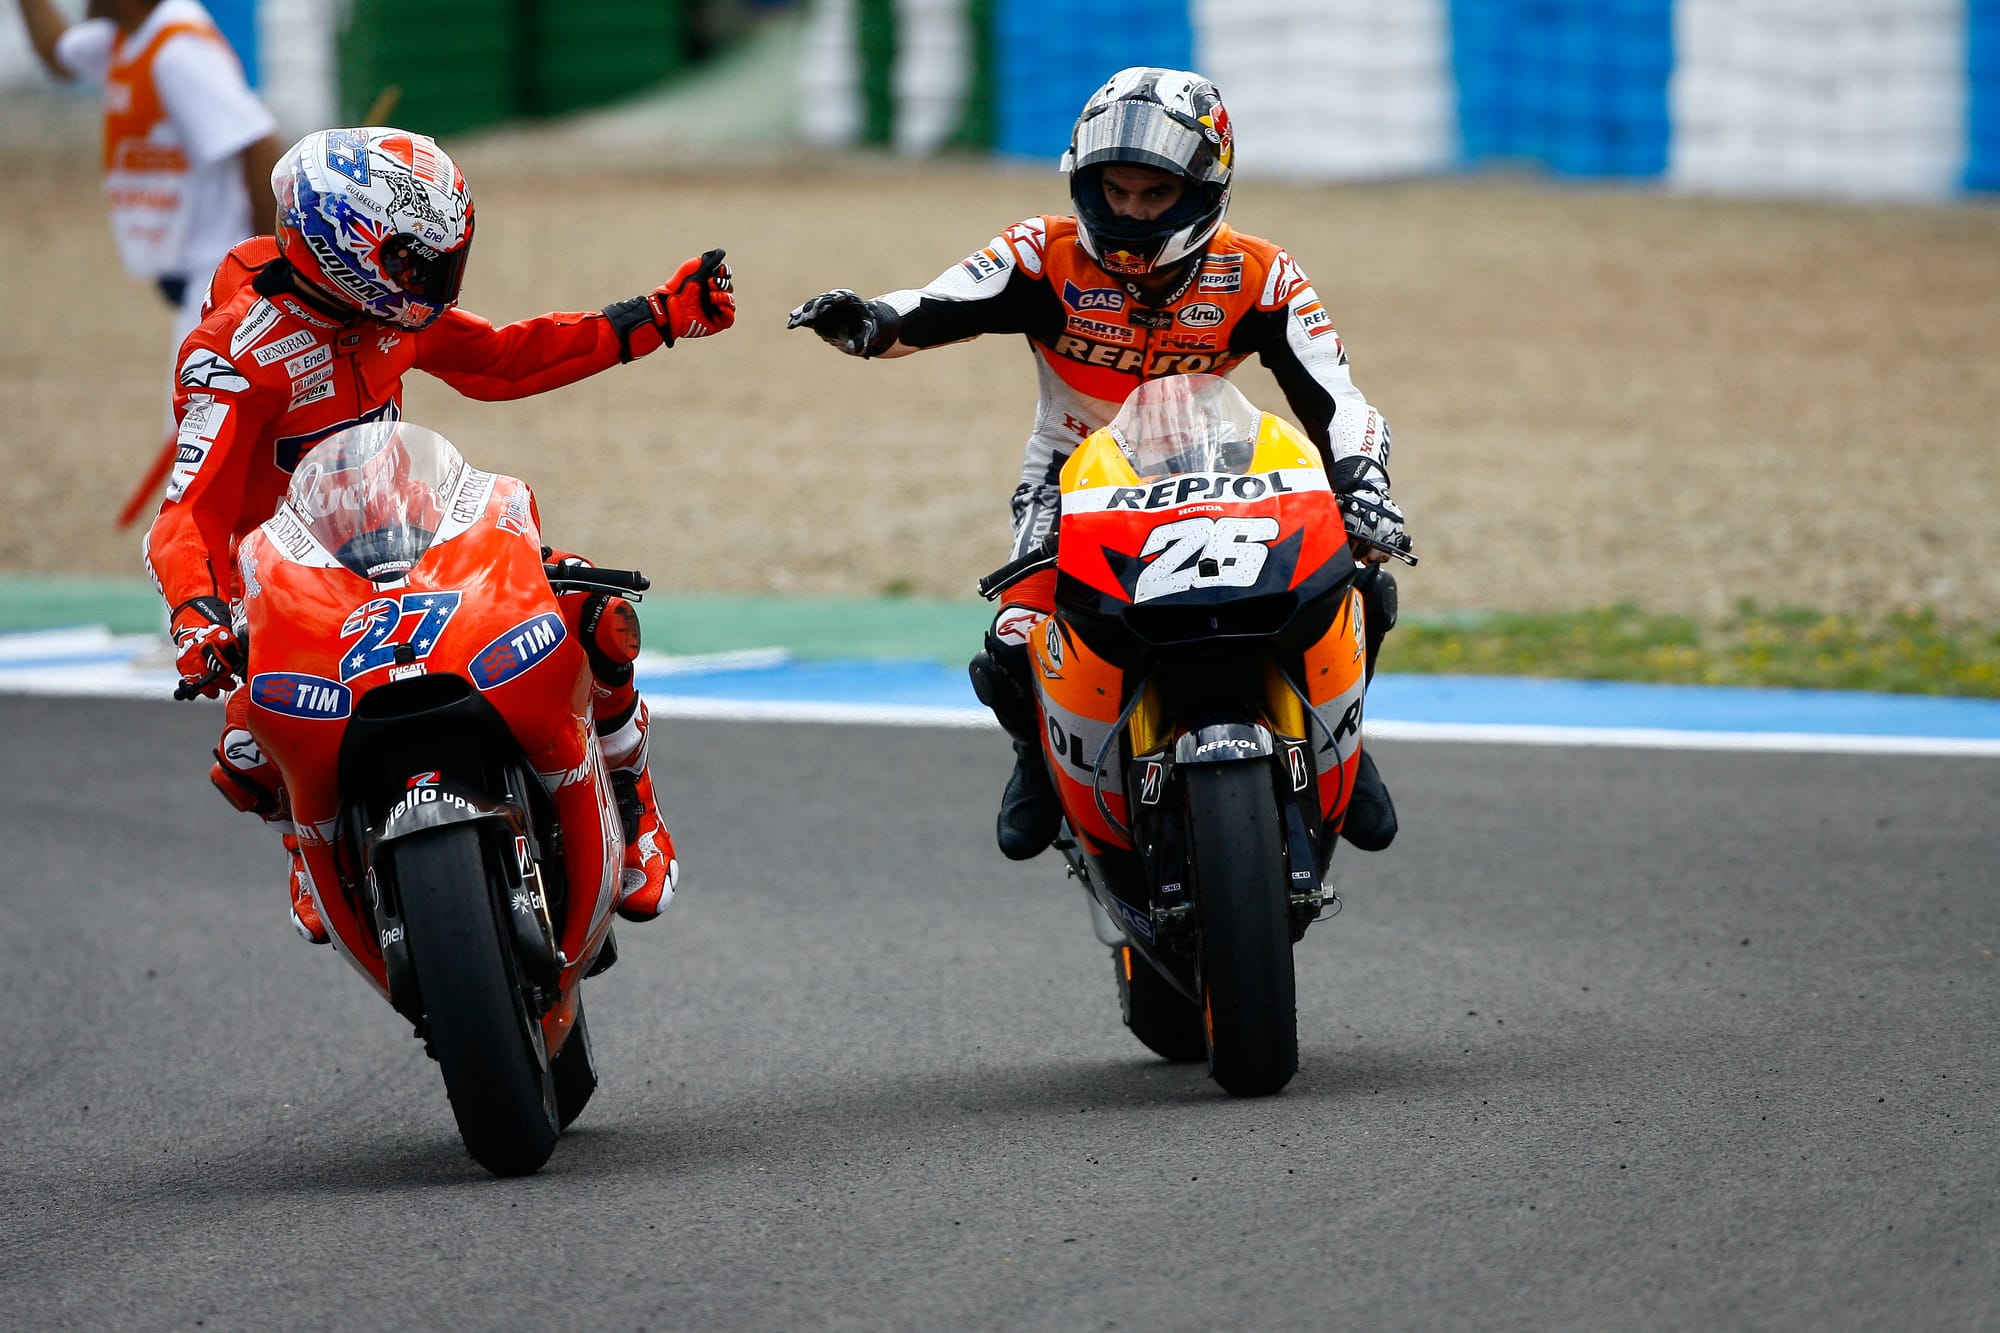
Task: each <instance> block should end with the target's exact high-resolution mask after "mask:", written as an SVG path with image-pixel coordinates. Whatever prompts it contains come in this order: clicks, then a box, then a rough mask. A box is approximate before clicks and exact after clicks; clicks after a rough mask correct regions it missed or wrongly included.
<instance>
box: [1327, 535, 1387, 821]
mask: <svg viewBox="0 0 2000 1333" xmlns="http://www.w3.org/2000/svg"><path fill="white" fill-rule="evenodd" d="M1354 586H1355V587H1357V588H1359V589H1360V590H1361V602H1362V606H1363V608H1364V613H1363V616H1362V627H1363V629H1364V631H1365V633H1366V647H1367V652H1368V655H1367V659H1366V661H1365V663H1364V667H1365V672H1366V679H1367V681H1368V682H1369V683H1370V684H1373V683H1374V680H1375V659H1376V658H1377V657H1378V656H1380V655H1381V652H1382V640H1383V639H1384V638H1385V637H1387V635H1388V633H1389V631H1390V630H1392V629H1394V628H1395V627H1396V580H1395V578H1394V576H1392V575H1391V574H1390V573H1389V571H1388V570H1387V569H1386V568H1384V567H1383V566H1381V565H1370V566H1369V567H1368V568H1366V569H1364V570H1362V571H1361V572H1360V573H1359V574H1358V575H1356V576H1355V579H1354ZM1340 836H1341V837H1343V838H1345V839H1347V840H1348V841H1349V842H1351V843H1353V844H1354V845H1355V846H1356V847H1359V848H1360V849H1361V850H1362V851H1364V852H1379V851H1381V850H1382V849H1383V848H1385V847H1387V846H1388V845H1389V844H1390V843H1392V842H1394V841H1395V840H1396V803H1395V802H1394V801H1391V800H1390V799H1389V787H1388V784H1387V783H1385V782H1383V781H1382V774H1381V773H1380V772H1378V771H1377V770H1376V768H1375V756H1374V755H1372V754H1370V753H1368V750H1367V748H1366V747H1365V746H1364V747H1363V748H1362V751H1361V763H1360V766H1359V767H1357V768H1356V769H1355V771H1354V793H1353V795H1352V796H1350V797H1349V798H1348V802H1347V818H1346V821H1345V822H1344V823H1342V824H1341V826H1340Z"/></svg>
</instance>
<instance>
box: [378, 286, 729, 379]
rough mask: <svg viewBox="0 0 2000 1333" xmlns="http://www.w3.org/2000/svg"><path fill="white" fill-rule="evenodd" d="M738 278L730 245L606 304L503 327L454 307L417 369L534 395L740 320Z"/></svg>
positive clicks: (427, 336)
mask: <svg viewBox="0 0 2000 1333" xmlns="http://www.w3.org/2000/svg"><path fill="white" fill-rule="evenodd" d="M733 289H734V281H733V278H732V276H731V274H730V271H729V265H728V264H726V263H724V262H723V260H722V251H720V250H710V251H708V252H707V253H706V254H703V255H701V256H699V257H697V258H694V259H690V260H688V261H687V262H686V263H684V264H682V265H681V266H680V268H679V269H677V270H675V272H674V276H673V277H671V278H669V279H667V281H666V282H665V283H664V284H662V285H661V286H660V287H658V288H656V289H655V290H653V291H651V292H648V293H646V294H645V295H643V296H634V297H632V298H630V299H628V300H624V301H614V302H612V303H611V304H610V305H608V306H606V307H604V309H603V310H601V311H595V310H593V311H589V312H586V313H572V314H553V315H542V316H539V317H537V318H535V319H524V320H520V321H518V322H516V323H513V324H508V325H505V326H503V327H501V328H495V327H493V325H492V324H490V323H488V322H487V321H486V320H483V319H481V318H480V317H479V316H477V315H475V314H472V313H470V312H469V311H465V310H460V309H457V308H453V309H451V310H447V311H446V312H445V313H444V317H443V318H442V319H440V320H438V322H437V323H435V324H433V325H431V326H430V327H429V328H427V329H425V330H424V331H423V332H422V333H420V334H418V335H417V359H416V365H417V369H419V370H425V371H429V372H430V373H431V374H433V375H435V376H437V377H438V378H439V379H441V380H443V381H444V382H445V383H446V384H449V385H450V386H451V387H452V388H454V389H456V390H458V391H459V392H460V393H462V394H464V395H465V396H466V397H468V398H478V399H482V400H485V401H489V402H490V401H498V400H503V399H510V398H527V397H530V396H532V395H534V394H538V393H547V392H548V391H549V390H551V389H560V388H563V387H564V386H565V385H570V384H574V383H576V382H577V381H578V380H581V379H587V378H589V377H590V376H592V375H595V374H597V373H598V372H599V371H601V370H609V369H610V368H611V367H612V366H615V365H619V364H621V363H623V362H626V361H631V360H634V359H635V358H638V357H642V356H645V355H646V354H647V353H649V352H653V351H656V350H658V349H659V348H661V347H672V346H673V345H674V343H675V341H676V340H677V339H681V338H705V337H708V336H709V335H710V334H715V333H720V332H722V331H723V330H724V329H727V328H729V327H730V326H731V325H732V324H734V323H735V322H736V298H735V296H734V294H733Z"/></svg>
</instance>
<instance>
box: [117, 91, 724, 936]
mask: <svg viewBox="0 0 2000 1333" xmlns="http://www.w3.org/2000/svg"><path fill="white" fill-rule="evenodd" d="M271 184H272V188H273V190H274V191H275V193H276V195H277V204H278V216H277V224H278V225H277V237H276V239H275V240H273V239H272V238H270V237H256V238H253V239H251V240H248V241H244V242H242V243H241V244H239V245H237V246H236V247H235V248H234V249H233V250H231V251H230V252H229V255H228V257H227V258H226V259H224V260H223V261H222V264H221V265H220V267H218V268H217V270H216V272H215V276H214V279H213V281H212V282H211V284H210V288H209V302H208V305H207V307H206V313H205V315H204V317H203V319H202V321H201V323H200V324H199V325H198V326H197V327H196V328H195V331H194V332H193V333H192V334H190V335H189V336H188V338H187V340H186V341H185V342H184V343H182V345H181V350H180V355H179V360H178V363H177V367H176V374H175V384H174V414H175V418H176V420H177V422H178V437H177V438H178V456H177V458H176V460H175V465H174V471H173V475H172V478H171V479H170V480H169V482H168V485H167V495H166V499H165V500H164V501H163V502H162V504H161V506H160V512H159V515H158V517H157V518H155V519H154V521H153V526H152V529H151V531H150V532H148V534H147V537H146V567H147V570H148V572H149V573H150V574H151V575H152V577H153V582H154V585H155V586H156V587H157V588H158V589H159V590H160V593H161V595H162V596H163V597H165V599H166V602H167V605H168V607H169V608H170V609H171V615H172V623H171V632H172V635H173V639H174V646H175V649H176V651H177V654H178V660H177V662H176V666H177V668H178V670H179V672H180V675H181V679H182V681H183V682H184V683H186V684H188V685H191V686H195V687H198V688H200V689H201V691H202V692H203V693H205V694H207V695H209V696H211V697H213V696H214V695H216V694H218V693H220V692H222V691H225V690H232V689H233V687H234V685H235V684H236V682H237V678H238V677H240V676H241V675H242V674H243V669H244V653H243V645H242V644H241V643H240V642H239V640H238V633H237V630H236V628H235V626H234V625H233V623H232V614H231V603H232V602H234V601H236V600H237V599H238V598H239V596H240V590H239V588H238V586H237V574H236V560H235V552H236V544H237V542H238V541H239V540H241V539H242V537H243V536H244V535H245V534H246V533H248V532H249V531H250V530H251V529H253V528H255V527H256V526H257V525H258V524H259V523H262V522H263V521H264V520H265V519H267V518H269V517H270V516H271V514H272V512H273V511H274V510H275V509H276V508H277V505H278V502H279V501H280V500H281V499H282V498H283V496H284V493H285V487H286V485H287V483H288V482H289V481H290V478H291V473H292V471H293V469H294V468H295V467H297V465H298V463H299V460H300V459H301V458H302V457H303V456H304V455H305V454H306V452H307V451H308V450H310V449H311V448H312V446H313V445H314V444H316V443H318V442H319V441H320V440H322V439H325V438H326V437H327V436H329V435H331V434H333V433H334V432H335V431H338V430H340V429H342V428H343V427H346V426H351V425H354V424H356V423H357V422H363V421H378V420H394V419H396V418H397V417H398V416H399V415H400V414H401V403H402V394H403V376H404V374H405V373H406V372H408V371H409V370H411V369H413V368H414V369H417V370H423V371H428V372H429V373H430V374H433V375H435V376H437V377H438V378H439V379H442V380H443V381H444V382H445V383H447V384H449V385H451V386H452V387H453V388H454V389H457V390H458V391H459V392H460V393H462V394H465V395H466V396H467V397H471V398H479V399H488V400H494V399H509V398H524V397H527V396H528V395H530V394H537V393H545V392H547V391H548V390H550V389H558V388H561V387H563V386H564V385H567V384H573V383H575V382H576V381H578V380H580V379H583V378H585V377H587V376H590V375H594V374H596V373H597V372H599V371H601V370H606V369H609V368H610V367H612V366H615V365H619V364H621V363H623V362H627V361H630V360H632V359H633V358H635V357H640V356H644V355H646V354H647V353H649V352H652V351H654V350H655V349H657V348H660V347H663V346H665V347H671V346H672V345H673V344H674V342H675V341H676V340H677V339H681V338H699V337H705V336H707V335H709V334H711V333H718V332H720V331H722V330H723V329H726V328H728V327H729V326H730V325H731V324H732V323H733V322H734V321H735V317H736V312H735V298H734V296H733V294H732V292H731V281H730V273H729V269H728V266H727V265H726V264H724V263H723V262H722V252H721V251H719V250H715V251H710V252H709V253H708V254H707V255H704V256H702V257H701V258H698V259H690V260H688V261H687V262H686V263H684V264H682V265H681V266H680V268H679V269H678V270H677V271H676V272H675V273H674V276H673V277H672V278H670V279H668V281H667V282H666V283H665V284H664V285H662V286H661V287H659V288H657V289H656V290H654V291H652V292H648V293H645V294H644V295H641V296H635V297H632V298H630V299H628V300H624V301H618V302H614V303H613V304H611V305H609V306H606V307H605V308H604V309H603V310H602V311H590V312H584V313H575V314H549V315H542V316H540V317H538V318H535V319H527V320H522V321H520V322H518V323H515V324H509V325H506V326H505V327H502V328H497V329H496V328H495V327H493V325H491V324H489V323H488V322H487V321H485V320H483V319H481V318H479V317H478V316H477V315H473V314H469V313H467V312H466V311H463V310H460V309H458V308H457V301H458V294H459V288H460V285H461V282H462V280H463V277H464V272H465V261H466V256H467V254H468V253H469V251H470V249H471V245H472V231H473V210H472V197H471V193H470V192H469V191H468V190H467V188H466V184H465V177H464V175H463V174H462V173H461V172H460V171H459V169H458V167H457V165H456V164H455V163H453V162H452V160H451V158H450V157H448V156H447V155H446V154H445V153H444V152H443V151H442V150H441V149H440V148H439V147H438V146H437V144H436V143H435V142H433V141H432V140H431V139H429V138H427V137H425V136H423V135H419V134H411V133H406V132H404V131H401V130H395V129H386V128H369V129H342V130H323V131H320V132H318V133H315V134H310V135H308V136H306V137H305V138H304V139H302V140H300V141H299V142H298V144H296V145H295V146H294V147H293V148H292V149H291V151H290V152H288V153H287V154H285V156H284V157H283V159H282V160H281V161H280V162H279V164H278V166H277V168H276V170H274V171H273V173H272V178H271ZM557 558H570V559H574V557H561V556H558V557H557ZM562 604H563V606H564V609H565V612H566V614H567V616H568V618H569V620H570V629H571V632H572V633H575V634H577V635H578V637H579V640H580V641H581V642H582V643H583V644H584V646H585V650H586V652H587V654H588V655H589V657H590V660H591V666H592V674H593V676H594V678H595V686H596V688H595V693H596V701H595V712H596V717H597V731H598V735H599V737H600V739H601V744H602V747H603V752H604V759H605V764H606V767H607V768H609V769H610V770H611V772H612V782H613V786H614V789H615V790H616V792H617V795H618V798H619V805H620V808H621V811H622V812H623V813H624V816H625V822H626V825H627V833H628V838H627V847H626V863H625V874H624V882H623V884H622V886H621V891H620V895H619V902H618V910H619V912H620V914H621V915H623V916H625V917H626V918H627V919H629V920H637V921H643V920H648V919H650V918H651V917H654V916H656V915H658V914H659V912H660V910H661V909H662V908H664V907H665V906H666V904H667V902H668V901H669V900H670V899H671V898H672V896H673V892H674V886H675V882H676V880H677V879H678V876H679V864H678V862H677V861H676V860H675V859H674V847H673V839H672V838H671V837H670V836H669V835H668V833H667V830H666V828H665V826H664V825H663V824H662V823H661V820H660V814H659V809H658V806H657V804H656V803H655V801H654V797H653V783H652V778H651V775H650V774H649V773H648V771H647V768H646V760H647V745H646V731H647V722H648V719H647V711H646V705H645V701H644V700H643V699H641V698H640V697H639V694H638V692H637V690H636V689H635V688H634V686H633V684H632V665H631V663H632V660H633V657H634V656H635V655H636V653H637V649H638V637H637V628H638V621H637V618H636V616H634V615H633V613H632V610H631V607H630V605H629V604H627V603H626V602H625V601H624V600H623V599H622V598H607V597H604V596H602V595H598V596H592V597H583V596H577V595H572V596H568V597H565V598H563V599H562ZM249 706H250V705H249V691H247V690H233V692H232V693H231V694H230V696H229V701H228V707H227V716H226V721H225V725H224V729H223V734H222V740H221V743H220V744H219V745H218V746H217V748H216V752H215V759H216V762H215V765H214V767H213V768H212V769H211V770H210V778H211V779H212V780H213V781H214V783H215V785H216V787H217V788H218V789H219V790H221V792H222V794H223V795H224V796H225V797H227V798H228V799H229V801H230V803H231V804H232V805H235V806H236V807H237V808H238V809H241V810H247V811H254V812H256V813H258V814H260V815H262V816H263V817H264V818H265V819H266V820H267V821H269V822H270V823H271V824H272V825H273V826H274V827H275V828H276V829H277V830H278V831H279V832H280V833H281V834H282V835H283V837H284V841H285V846H286V849H287V851H289V852H290V853H291V858H292V884H291V889H292V912H293V924H294V925H295V926H296V927H297V928H298V930H299V933H300V934H301V935H303V936H304V937H305V938H307V939H308V940H312V941H314V942H317V943H324V942H326V938H327V936H326V930H325V927H324V924H323V923H322V922H321V921H320V919H319V914H318V909H317V908H316V907H315V906H314V904H313V899H312V895H311V893H310V891H309V887H308V886H309V877H308V872H307V870H306V868H305V863H304V859H303V857H301V856H300V855H299V851H298V838H297V835H296V831H295V830H294V829H293V827H292V822H291V817H290V810H289V805H288V802H287V800H286V796H285V792H284V788H283V784H282V780H281V778H280V775H279V774H278V771H277V768H276V766H275V765H274V764H272V763H271V762H270V761H269V760H267V759H266V758H265V757H264V756H263V754H262V753H260V752H259V750H258V747H257V744H256V741H255V740H254V739H252V737H251V735H250V732H249V728H248V719H249Z"/></svg>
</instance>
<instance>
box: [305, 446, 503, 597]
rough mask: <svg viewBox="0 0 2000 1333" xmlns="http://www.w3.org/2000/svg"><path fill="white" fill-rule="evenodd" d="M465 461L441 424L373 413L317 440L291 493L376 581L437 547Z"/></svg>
mask: <svg viewBox="0 0 2000 1333" xmlns="http://www.w3.org/2000/svg"><path fill="white" fill-rule="evenodd" d="M464 469H465V459H464V458H463V457H461V456H460V455H459V452H458V450H457V449H456V448H454V447H453V446H452V443H451V441H449V440H447V439H445V438H444V436H442V435H439V434H438V433H437V432H436V431H433V430H428V429H426V428H425V427H423V426H418V425H413V424H411V423H410V422H407V421H371V422H366V423H364V424H362V425H358V426H349V427H348V428H347V429H346V430H343V431H339V432H337V433H335V434H333V435H329V436H328V437H327V438H326V439H324V440H322V441H320V442H319V443H318V444H317V445H314V446H313V449H312V452H311V453H308V454H307V455H306V456H305V458H304V459H303V460H301V461H300V463H299V466H298V468H297V470H296V471H294V472H293V473H292V482H291V486H290V487H289V488H288V489H287V491H286V493H285V500H286V503H287V504H289V505H290V506H291V507H292V508H293V509H294V510H296V511H297V513H298V515H299V517H300V518H302V519H303V520H304V521H305V524H306V526H307V527H308V528H309V529H311V530H312V534H313V536H315V537H317V538H318V539H319V541H320V544H321V545H322V546H324V547H326V549H327V550H329V551H331V552H333V555H334V558H335V559H337V560H339V561H340V563H341V564H342V565H344V566H346V567H347V568H348V569H351V570H353V571H354V572H355V573H356V574H359V575H360V576H361V577H363V578H365V579H369V580H373V581H382V580H387V579H394V578H400V577H402V576H403V575H405V574H407V573H408V572H409V571H410V570H411V569H413V568H414V567H415V566H416V563H417V562H418V561H419V560H421V559H423V556H424V552H425V551H427V550H429V549H430V544H431V541H432V539H433V538H435V537H436V536H437V530H438V525H439V523H440V522H441V521H442V519H443V517H444V513H445V503H446V500H447V498H448V497H449V496H450V494H451V492H452V490H453V488H454V487H455V486H457V484H458V479H459V477H460V476H461V475H462V474H463V472H464Z"/></svg>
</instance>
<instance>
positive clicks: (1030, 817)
mask: <svg viewBox="0 0 2000 1333" xmlns="http://www.w3.org/2000/svg"><path fill="white" fill-rule="evenodd" d="M1061 828H1062V802H1061V801H1060V800H1058V799H1057V798H1056V788H1055V784H1054V783H1053V782H1051V781H1050V780H1049V767H1048V765H1047V764H1045V763H1043V762H1042V747H1041V745H1040V744H1038V743H1037V742H1035V741H1024V740H1016V741H1015V742H1014V772H1013V775H1012V776H1011V777H1009V778H1008V779H1007V790H1006V791H1005V792H1003V793H1001V796H1000V818H999V819H998V820H997V821H996V829H995V832H996V834H997V835H998V837H999V840H1000V854H1001V855H1002V856H1004V857H1006V858H1007V859H1008V860H1009V861H1026V860H1028V859H1029V858H1031V857H1035V856H1039V855H1041V853H1042V851H1043V849H1044V848H1046V847H1047V846H1048V845H1049V844H1050V843H1052V842H1054V841H1055V840H1056V834H1057V833H1058V832H1059V831H1060V830H1061Z"/></svg>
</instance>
